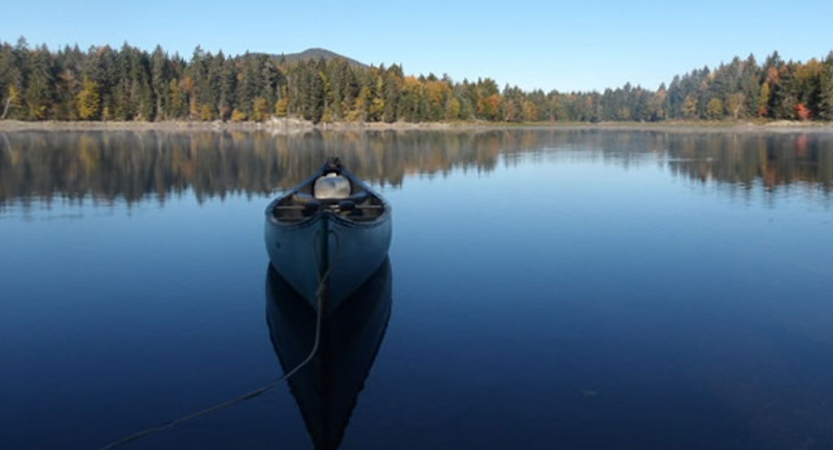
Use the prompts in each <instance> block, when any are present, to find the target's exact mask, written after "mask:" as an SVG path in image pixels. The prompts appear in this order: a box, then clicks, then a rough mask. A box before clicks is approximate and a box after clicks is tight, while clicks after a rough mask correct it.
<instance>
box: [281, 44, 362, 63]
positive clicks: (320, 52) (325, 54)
mask: <svg viewBox="0 0 833 450" xmlns="http://www.w3.org/2000/svg"><path fill="white" fill-rule="evenodd" d="M269 56H271V57H273V58H275V60H277V61H280V60H281V58H283V59H284V60H286V62H288V63H292V62H296V61H304V60H308V59H315V60H317V59H321V58H324V59H325V60H327V61H329V60H331V59H343V60H345V61H347V62H348V63H349V64H350V65H351V66H357V67H367V64H364V63H360V62H358V61H356V60H355V59H352V58H348V57H346V56H343V55H339V54H338V53H335V52H331V51H329V50H327V49H323V48H308V49H306V50H304V51H302V52H300V53H287V54H280V55H274V54H273V55H269Z"/></svg>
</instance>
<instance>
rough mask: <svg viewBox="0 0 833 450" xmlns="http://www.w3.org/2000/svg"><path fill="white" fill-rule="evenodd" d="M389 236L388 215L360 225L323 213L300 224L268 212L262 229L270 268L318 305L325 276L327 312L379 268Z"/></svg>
mask: <svg viewBox="0 0 833 450" xmlns="http://www.w3.org/2000/svg"><path fill="white" fill-rule="evenodd" d="M277 201H278V200H276V201H275V202H277ZM273 203H274V202H273ZM273 207H274V206H273V205H270V208H273ZM269 210H270V209H267V211H269ZM391 237H392V226H391V218H390V214H389V213H386V214H384V215H383V216H382V217H380V219H379V220H377V221H373V222H365V223H356V222H351V221H350V220H347V219H345V218H343V217H340V216H338V215H336V214H333V213H329V212H323V213H321V214H318V215H316V217H314V218H311V219H310V220H307V221H304V222H302V223H298V224H284V223H281V222H279V221H277V220H275V218H274V217H273V216H271V215H270V214H268V213H267V217H266V224H265V227H264V238H265V241H266V248H267V252H268V253H269V259H270V261H271V263H272V266H273V267H274V268H275V270H277V271H278V273H280V274H281V275H282V276H283V277H284V278H285V279H286V280H287V281H288V282H289V284H290V285H292V287H293V288H294V289H295V290H296V291H297V292H298V293H299V294H301V296H302V297H304V298H305V299H306V300H307V301H308V302H310V304H312V306H313V307H315V308H317V307H318V296H319V289H322V287H321V281H322V280H323V279H324V278H325V276H326V281H327V285H326V286H325V287H324V288H323V289H326V296H325V298H324V301H325V304H324V307H325V308H326V309H328V310H335V309H336V308H338V306H339V305H340V304H341V303H342V302H343V301H344V299H345V298H347V297H348V296H349V295H350V294H351V293H353V292H354V291H355V290H356V289H358V288H359V287H360V286H361V285H362V284H363V283H364V282H365V281H366V280H367V279H368V278H369V277H370V275H371V274H373V272H375V271H376V269H378V268H379V266H380V265H381V264H382V262H383V261H384V260H385V258H386V257H387V253H388V249H389V248H390V243H391Z"/></svg>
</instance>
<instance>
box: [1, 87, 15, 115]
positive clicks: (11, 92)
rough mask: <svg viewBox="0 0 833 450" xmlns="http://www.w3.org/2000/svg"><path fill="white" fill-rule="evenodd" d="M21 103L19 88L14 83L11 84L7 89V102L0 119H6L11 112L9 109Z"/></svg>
mask: <svg viewBox="0 0 833 450" xmlns="http://www.w3.org/2000/svg"><path fill="white" fill-rule="evenodd" d="M19 103H20V94H19V93H18V92H17V88H16V87H14V85H13V84H10V85H9V88H8V89H7V90H6V104H5V105H3V115H1V116H0V120H1V119H5V118H6V114H8V113H9V109H11V108H13V107H17V106H19Z"/></svg>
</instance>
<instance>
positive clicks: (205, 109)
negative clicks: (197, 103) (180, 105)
mask: <svg viewBox="0 0 833 450" xmlns="http://www.w3.org/2000/svg"><path fill="white" fill-rule="evenodd" d="M213 118H214V114H212V113H211V107H210V106H208V105H202V106H201V107H200V120H203V121H206V122H209V121H211V120H212V119H213Z"/></svg>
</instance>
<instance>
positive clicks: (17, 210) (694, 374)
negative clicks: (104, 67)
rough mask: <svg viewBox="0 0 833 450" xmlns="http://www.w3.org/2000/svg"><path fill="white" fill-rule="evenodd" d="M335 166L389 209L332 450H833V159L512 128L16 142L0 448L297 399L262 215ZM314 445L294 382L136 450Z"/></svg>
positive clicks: (3, 168)
mask: <svg viewBox="0 0 833 450" xmlns="http://www.w3.org/2000/svg"><path fill="white" fill-rule="evenodd" d="M330 154H338V155H340V156H341V159H342V161H344V163H345V164H346V165H347V166H348V167H349V168H351V169H352V170H353V171H354V172H356V173H357V174H358V175H359V176H361V177H363V178H365V179H366V180H368V181H369V182H371V183H372V184H373V185H374V186H375V187H376V188H377V189H379V190H380V192H381V193H383V195H385V196H386V197H387V198H388V199H389V200H390V202H391V203H392V204H393V207H394V240H393V244H392V247H391V251H390V274H389V275H390V280H389V281H390V287H391V289H392V291H391V294H392V295H391V297H392V301H391V303H390V316H389V320H387V321H386V323H384V327H382V328H380V329H383V330H384V333H383V338H382V339H381V343H380V344H379V345H378V352H377V353H376V354H375V355H373V356H374V359H373V361H372V366H371V367H370V369H369V371H368V373H367V375H366V379H365V382H364V388H363V389H362V390H361V392H359V394H358V399H357V402H356V404H355V406H354V407H353V408H352V411H351V414H349V423H348V424H347V425H346V429H345V430H344V432H343V440H342V441H341V447H340V448H343V449H389V448H529V449H551V448H565V449H572V448H575V449H584V448H628V449H630V448H633V449H643V448H666V449H700V448H713V449H784V448H797V449H798V448H800V449H827V448H830V447H831V445H833V438H831V436H833V383H831V382H830V380H831V379H833V326H831V325H830V324H831V323H833V295H832V294H831V292H833V277H831V276H830V274H831V273H833V199H831V198H832V197H833V195H831V194H833V135H828V134H822V133H819V134H797V133H780V134H755V133H744V134H731V133H668V132H658V131H650V132H638V131H598V130H509V131H506V130H495V131H488V132H482V133H473V132H471V133H470V132H407V133H395V132H368V133H341V134H336V133H333V134H329V133H323V134H322V133H316V134H304V135H296V136H289V137H287V136H270V135H268V134H239V133H196V134H171V133H153V132H145V133H100V132H83V133H46V132H21V133H7V134H5V135H2V136H0V248H2V250H3V252H2V254H3V257H2V258H0V305H2V306H3V313H2V314H0V361H2V370H0V423H2V424H3V425H2V426H0V447H2V448H4V449H5V448H9V449H52V448H77V449H87V448H89V449H92V448H97V447H100V446H102V445H105V444H107V443H108V442H111V441H114V440H117V439H119V438H121V437H123V436H124V435H127V434H130V433H133V432H135V431H138V430H140V429H142V428H145V427H148V426H152V425H156V424H158V423H161V422H165V421H167V420H170V419H174V418H176V417H179V416H181V415H185V414H188V413H191V412H193V411H196V410H199V409H201V408H205V407H208V406H211V405H213V404H215V403H218V402H221V401H224V400H226V399H229V398H232V397H235V396H237V395H239V394H242V393H244V392H248V391H250V390H252V389H255V388H257V387H260V386H263V385H265V384H267V383H269V382H270V381H272V380H274V379H275V378H277V377H279V376H280V375H281V374H282V373H283V368H282V366H281V361H280V358H279V355H277V354H276V347H275V346H273V342H272V341H273V339H272V335H273V334H275V333H276V331H277V330H275V329H274V327H272V328H273V329H271V330H270V321H269V320H270V319H269V311H270V307H271V306H272V304H270V303H269V302H270V301H273V299H272V298H271V297H270V296H267V291H268V289H267V285H268V284H269V283H268V281H269V271H268V260H267V256H266V251H265V249H264V247H263V242H262V211H263V208H264V207H265V205H266V204H267V203H268V201H269V199H271V198H272V197H273V196H274V195H277V193H279V192H280V191H281V190H283V189H286V188H289V187H291V186H292V185H294V184H295V183H297V182H299V181H300V180H302V179H303V178H305V177H306V176H307V175H308V174H309V173H311V172H312V171H313V170H315V169H316V168H317V167H318V166H319V165H320V164H321V162H322V161H323V160H324V158H326V156H328V155H330ZM270 332H271V333H270ZM373 336H378V334H373ZM374 339H375V337H374ZM359 372H361V371H359ZM313 441H314V439H313V437H311V436H310V433H309V432H308V428H307V424H306V422H305V421H304V418H303V415H302V411H301V408H299V402H298V401H297V398H296V396H293V394H292V393H291V392H290V388H289V387H288V386H286V385H281V386H278V387H277V388H275V389H273V390H271V391H269V392H268V393H267V394H264V395H263V396H260V397H258V398H256V399H253V400H250V401H248V402H245V403H242V404H238V405H236V406H233V407H230V408H228V409H225V410H223V411H221V412H218V413H216V414H214V415H211V416H208V417H205V418H201V419H197V420H195V421H192V422H189V423H186V424H184V425H182V426H179V427H177V428H175V429H173V430H168V431H164V432H161V433H158V434H155V435H153V436H150V437H147V438H144V439H142V440H139V441H136V442H133V443H130V444H128V445H125V446H124V447H123V448H136V449H139V448H153V449H181V448H202V449H214V448H216V449H221V448H248V449H260V448H262V449H267V448H269V449H271V448H292V449H295V448H297V449H305V448H313Z"/></svg>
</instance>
